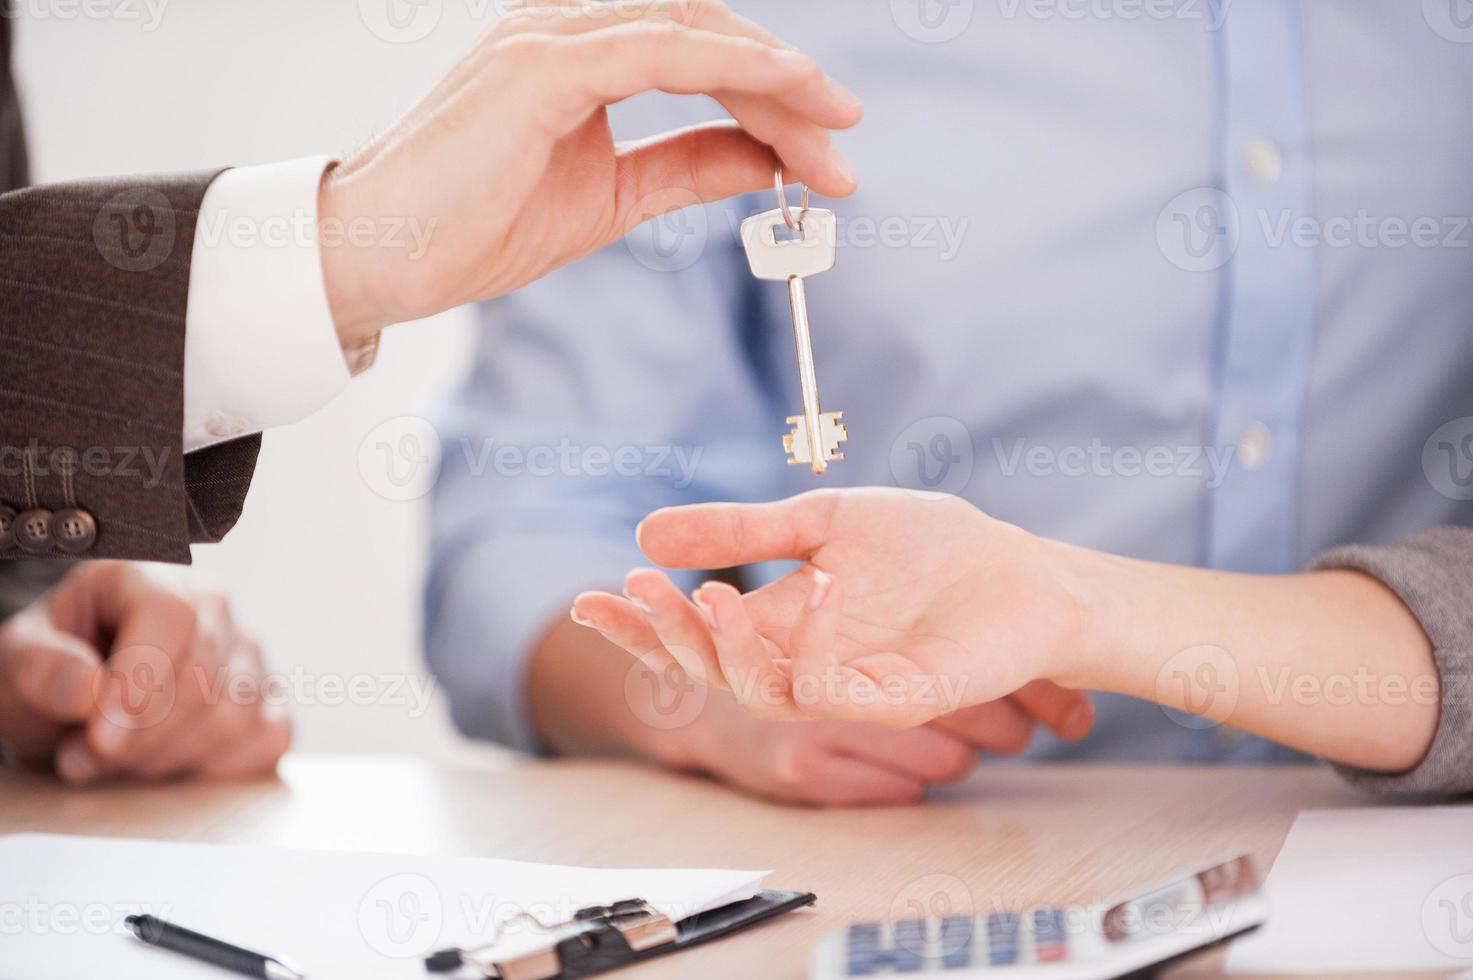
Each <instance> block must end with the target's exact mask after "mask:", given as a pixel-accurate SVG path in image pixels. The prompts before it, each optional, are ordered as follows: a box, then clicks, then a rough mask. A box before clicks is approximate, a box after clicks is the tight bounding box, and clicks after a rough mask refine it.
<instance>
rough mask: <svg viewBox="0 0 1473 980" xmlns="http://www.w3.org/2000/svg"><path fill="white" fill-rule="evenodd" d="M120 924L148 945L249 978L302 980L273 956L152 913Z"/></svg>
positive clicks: (295, 972) (132, 917)
mask: <svg viewBox="0 0 1473 980" xmlns="http://www.w3.org/2000/svg"><path fill="white" fill-rule="evenodd" d="M123 924H124V925H126V926H127V927H128V928H129V929H132V930H133V935H135V936H137V937H138V938H139V939H141V940H143V941H144V942H146V943H148V944H149V945H150V946H159V947H162V948H163V949H168V950H173V951H174V952H176V953H182V954H183V955H185V956H189V957H192V958H194V959H197V960H201V961H203V962H205V963H211V964H213V965H215V966H218V967H223V968H224V969H226V970H234V971H235V972H236V973H243V974H245V975H246V976H248V977H256V978H258V980H305V978H304V977H303V976H302V974H301V973H298V972H297V971H296V970H293V969H292V968H291V967H289V966H287V965H286V964H285V963H283V962H281V961H280V960H278V959H276V958H274V957H271V956H262V955H261V954H260V953H252V952H251V951H250V950H248V949H241V948H240V947H239V946H232V945H230V944H229V943H222V942H221V941H220V940H218V939H211V938H210V937H209V936H201V935H200V934H199V933H197V932H191V931H190V930H188V929H185V928H183V927H181V926H175V925H170V924H169V923H167V922H165V921H164V920H163V919H157V918H154V917H153V916H151V915H130V916H128V917H127V918H126V919H124V920H123Z"/></svg>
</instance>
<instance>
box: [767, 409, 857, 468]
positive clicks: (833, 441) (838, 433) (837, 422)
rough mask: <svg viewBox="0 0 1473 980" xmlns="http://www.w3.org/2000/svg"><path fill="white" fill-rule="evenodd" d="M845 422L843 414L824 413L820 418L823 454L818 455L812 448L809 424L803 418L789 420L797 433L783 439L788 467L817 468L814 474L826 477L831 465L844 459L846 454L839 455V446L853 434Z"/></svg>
mask: <svg viewBox="0 0 1473 980" xmlns="http://www.w3.org/2000/svg"><path fill="white" fill-rule="evenodd" d="M843 419H844V413H843V412H823V413H822V414H820V415H819V416H818V439H819V442H820V443H821V445H820V446H819V449H820V450H821V451H820V452H819V453H818V454H817V455H815V454H814V453H812V452H811V451H809V448H808V420H807V419H805V418H804V417H803V416H801V415H794V416H793V417H791V418H789V419H788V424H789V425H791V426H792V427H793V431H791V432H789V433H788V434H787V435H785V436H783V449H784V450H785V451H786V452H787V454H788V465H789V466H799V465H801V464H803V463H807V464H809V465H810V466H812V467H813V472H814V473H816V474H820V475H822V473H823V471H824V470H825V469H827V468H828V467H827V464H828V463H832V462H835V461H836V460H841V459H843V458H844V454H843V453H841V452H839V446H840V444H841V443H844V442H846V441H848V439H849V430H848V429H847V428H845V427H844V422H843Z"/></svg>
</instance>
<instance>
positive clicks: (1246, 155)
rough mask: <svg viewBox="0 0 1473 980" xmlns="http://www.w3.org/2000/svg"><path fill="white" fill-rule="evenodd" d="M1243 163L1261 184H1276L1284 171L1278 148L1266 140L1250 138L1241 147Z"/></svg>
mask: <svg viewBox="0 0 1473 980" xmlns="http://www.w3.org/2000/svg"><path fill="white" fill-rule="evenodd" d="M1243 163H1244V165H1245V166H1246V167H1247V168H1248V172H1249V173H1250V174H1252V175H1253V179H1254V180H1257V181H1258V182H1259V183H1262V184H1277V183H1278V182H1279V178H1280V177H1281V176H1283V173H1284V161H1283V158H1282V157H1280V156H1279V148H1278V147H1277V146H1275V145H1274V144H1273V143H1271V142H1269V141H1268V140H1252V141H1251V142H1249V144H1248V145H1247V146H1246V147H1244V149H1243Z"/></svg>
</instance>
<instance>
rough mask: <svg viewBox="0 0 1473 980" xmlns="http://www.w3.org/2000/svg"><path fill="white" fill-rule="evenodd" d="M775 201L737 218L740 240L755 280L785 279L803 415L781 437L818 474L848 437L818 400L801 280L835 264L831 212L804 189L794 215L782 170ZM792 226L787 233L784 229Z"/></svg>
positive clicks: (793, 461) (839, 415)
mask: <svg viewBox="0 0 1473 980" xmlns="http://www.w3.org/2000/svg"><path fill="white" fill-rule="evenodd" d="M776 181H777V192H778V200H779V201H780V202H781V203H782V206H781V207H779V208H778V209H777V210H775V211H767V212H764V213H762V214H754V215H752V216H751V217H750V218H747V219H746V220H745V221H743V222H742V227H741V235H742V244H743V246H745V248H746V251H747V263H748V264H749V265H750V266H751V267H752V275H754V276H756V277H757V278H758V279H768V280H774V281H786V282H787V284H788V301H789V303H790V304H791V306H792V309H793V340H794V342H795V344H796V346H797V348H798V382H799V385H800V387H801V388H802V389H803V414H802V415H794V416H791V417H789V419H788V424H789V425H791V426H792V427H793V431H791V432H789V433H788V434H787V435H785V436H783V449H784V450H786V451H787V453H788V464H789V465H790V466H796V465H798V464H800V463H807V464H809V465H810V466H811V467H812V468H813V472H814V473H815V474H817V475H820V476H821V475H822V474H823V473H824V471H825V470H827V469H828V464H829V463H830V462H832V461H834V460H840V459H843V458H844V454H843V453H841V452H839V444H840V443H842V442H844V441H845V440H847V439H848V438H849V432H848V430H847V429H845V428H844V424H843V421H842V419H843V418H844V413H843V412H825V411H824V410H823V408H822V407H821V405H820V404H819V400H818V377H817V374H816V373H815V371H814V368H813V342H812V340H811V339H810V337H809V334H808V299H807V296H806V294H805V292H804V288H803V280H804V279H807V278H808V277H809V276H816V275H818V274H819V273H821V272H827V271H828V270H830V269H832V268H833V267H834V258H835V255H834V252H835V243H836V240H835V229H836V222H835V219H834V212H832V211H825V210H822V209H820V208H810V207H808V189H807V188H806V187H805V188H804V189H803V206H802V208H801V210H800V211H799V212H798V213H797V214H796V215H795V214H794V213H793V212H792V211H791V210H790V209H789V208H788V206H787V199H786V197H785V196H784V195H783V187H782V171H781V170H779V171H778V172H777V175H776ZM789 229H792V231H791V232H790V233H789V232H788V230H789Z"/></svg>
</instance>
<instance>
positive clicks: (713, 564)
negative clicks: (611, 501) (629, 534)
mask: <svg viewBox="0 0 1473 980" xmlns="http://www.w3.org/2000/svg"><path fill="white" fill-rule="evenodd" d="M839 500H840V498H839V496H838V495H837V494H835V493H833V492H832V491H828V492H826V491H812V492H810V493H805V494H800V495H798V496H796V497H789V498H787V499H786V500H775V501H772V502H770V503H761V504H727V503H712V504H688V505H686V506H682V507H666V508H663V509H661V510H657V511H655V512H654V513H653V514H650V515H649V516H648V517H646V518H645V519H644V520H643V521H641V522H640V525H639V527H638V528H636V529H635V539H636V540H637V541H638V543H639V547H640V550H641V551H643V552H644V553H645V555H646V556H647V557H648V558H649V559H650V561H652V562H654V563H655V564H657V565H663V566H665V567H666V568H731V567H733V566H736V565H745V564H749V563H751V562H759V561H783V560H786V559H792V560H795V561H806V560H808V559H809V558H810V557H812V555H813V553H814V552H815V551H817V550H818V549H819V548H820V547H821V546H822V545H823V544H824V543H825V541H826V540H827V534H828V532H829V531H830V530H831V525H832V523H833V517H834V513H835V510H836V509H837V507H838V505H839Z"/></svg>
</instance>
